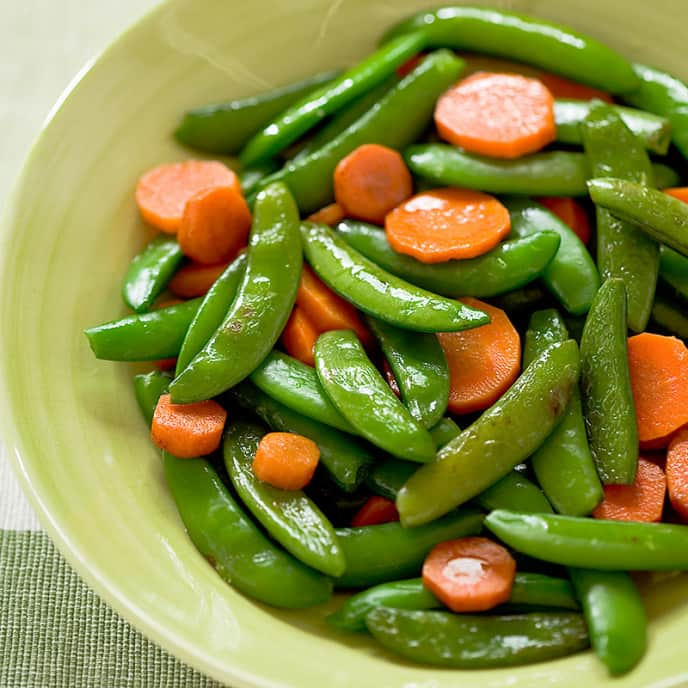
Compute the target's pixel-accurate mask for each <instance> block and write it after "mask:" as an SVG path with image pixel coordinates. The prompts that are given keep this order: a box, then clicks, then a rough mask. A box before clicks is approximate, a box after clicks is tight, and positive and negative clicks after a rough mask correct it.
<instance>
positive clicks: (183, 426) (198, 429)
mask: <svg viewBox="0 0 688 688" xmlns="http://www.w3.org/2000/svg"><path fill="white" fill-rule="evenodd" d="M226 420H227V412H226V411H225V410H224V409H223V408H222V406H220V404H218V403H217V402H216V401H213V400H212V399H208V400H207V401H197V402H194V403H193V404H173V403H171V401H170V395H169V394H163V395H162V396H161V397H160V399H158V405H157V406H156V407H155V414H154V415H153V423H152V425H151V437H152V439H153V442H155V444H156V445H157V446H158V447H160V449H164V450H165V451H168V452H170V454H174V455H175V456H178V457H179V458H182V459H189V458H192V457H195V456H205V455H206V454H210V453H212V452H214V451H215V450H216V449H217V448H218V447H219V446H220V440H221V439H222V430H223V429H224V426H225V421H226Z"/></svg>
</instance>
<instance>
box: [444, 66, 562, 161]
mask: <svg viewBox="0 0 688 688" xmlns="http://www.w3.org/2000/svg"><path fill="white" fill-rule="evenodd" d="M435 125H436V126H437V131H438V132H439V134H440V136H441V137H442V138H443V139H445V140H447V141H449V142H450V143H453V144H455V145H457V146H461V147H462V148H464V149H465V150H467V151H469V152H472V153H479V154H480V155H489V156H491V157H495V158H519V157H521V156H522V155H526V154H527V153H534V152H535V151H537V150H540V148H542V147H543V146H546V145H547V144H548V143H551V142H552V141H554V139H555V137H556V126H555V123H554V98H553V97H552V94H551V93H550V92H549V91H548V90H547V88H546V86H545V85H544V84H543V83H542V82H541V81H539V80H538V79H530V78H528V77H525V76H521V75H519V74H494V73H491V72H480V73H478V74H474V75H473V76H470V77H468V78H467V79H464V80H463V81H460V82H459V83H458V84H456V86H454V87H452V88H450V89H449V90H448V91H447V92H446V93H444V94H443V95H442V96H441V97H440V99H439V100H438V101H437V105H436V106H435Z"/></svg>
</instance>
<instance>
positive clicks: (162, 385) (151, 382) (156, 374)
mask: <svg viewBox="0 0 688 688" xmlns="http://www.w3.org/2000/svg"><path fill="white" fill-rule="evenodd" d="M171 380H172V377H171V376H170V375H168V374H167V373H163V372H162V371H160V370H152V371H151V372H150V373H142V374H140V375H135V376H134V393H135V394H136V401H137V403H138V405H139V409H140V410H141V413H142V414H143V417H144V418H145V419H146V424H147V425H149V426H150V424H151V422H152V421H153V414H154V412H155V407H156V406H157V404H158V399H159V398H160V396H161V395H162V394H165V392H166V391H167V388H168V386H169V384H170V381H171Z"/></svg>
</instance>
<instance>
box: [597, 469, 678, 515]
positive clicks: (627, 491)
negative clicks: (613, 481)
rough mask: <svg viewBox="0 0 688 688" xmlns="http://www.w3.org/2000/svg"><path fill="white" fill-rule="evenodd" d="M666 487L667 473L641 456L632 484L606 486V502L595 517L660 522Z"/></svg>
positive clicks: (600, 504) (600, 506)
mask: <svg viewBox="0 0 688 688" xmlns="http://www.w3.org/2000/svg"><path fill="white" fill-rule="evenodd" d="M666 486H667V481H666V477H665V475H664V471H663V470H662V469H661V468H660V467H659V466H658V465H657V464H656V463H654V462H653V461H650V460H649V459H646V458H644V457H642V456H641V457H640V458H639V459H638V469H637V471H636V474H635V481H634V482H633V484H632V485H605V486H604V499H603V500H602V501H601V502H600V503H599V504H598V505H597V506H596V507H595V510H594V511H593V512H592V515H593V516H594V517H595V518H601V519H609V520H612V521H647V522H650V523H653V522H656V521H661V520H662V510H663V509H664V495H665V493H666Z"/></svg>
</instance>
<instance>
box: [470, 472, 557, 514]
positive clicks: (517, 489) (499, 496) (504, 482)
mask: <svg viewBox="0 0 688 688" xmlns="http://www.w3.org/2000/svg"><path fill="white" fill-rule="evenodd" d="M475 501H476V502H477V503H478V504H479V505H480V506H481V507H482V508H483V509H487V510H488V511H491V510H492V509H510V510H513V511H521V512H523V513H536V514H537V513H548V512H550V513H551V511H552V506H551V505H550V503H549V501H548V500H547V497H545V495H544V494H543V493H542V490H541V489H540V488H539V487H538V486H537V485H536V484H535V483H533V482H532V481H530V480H528V478H526V477H525V476H524V475H521V474H520V473H518V472H517V471H510V472H509V473H507V474H506V475H505V476H504V477H503V478H501V479H500V480H498V481H497V482H496V483H495V484H494V485H491V486H490V487H488V488H487V489H486V490H483V491H482V492H481V493H480V494H479V495H477V496H476V498H475Z"/></svg>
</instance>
